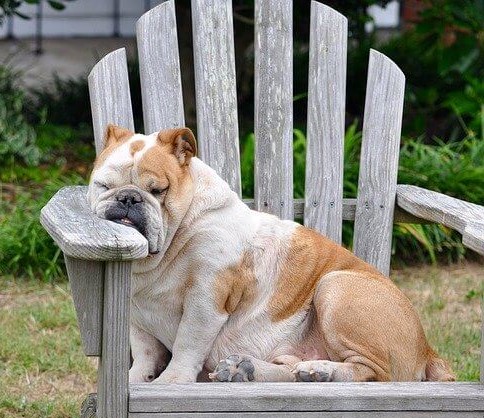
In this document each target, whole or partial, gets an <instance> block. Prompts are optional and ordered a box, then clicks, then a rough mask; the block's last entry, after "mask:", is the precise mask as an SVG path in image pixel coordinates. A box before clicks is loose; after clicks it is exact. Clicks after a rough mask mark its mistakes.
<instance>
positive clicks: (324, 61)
mask: <svg viewBox="0 0 484 418" xmlns="http://www.w3.org/2000/svg"><path fill="white" fill-rule="evenodd" d="M192 13H193V38H194V45H193V50H194V54H195V76H196V99H197V103H196V105H197V132H198V143H199V151H200V156H201V158H202V159H204V160H205V161H206V162H207V163H208V164H210V165H211V166H212V167H213V168H214V169H215V170H216V171H217V172H218V173H219V174H220V175H221V176H222V177H223V178H225V179H226V180H227V181H228V183H229V184H230V185H231V187H232V188H233V189H234V190H235V191H237V192H238V193H239V194H240V191H241V184H240V166H239V142H238V125H237V102H236V86H235V68H234V67H235V65H234V39H233V30H232V9H231V2H230V1H228V0H218V1H215V2H213V1H209V0H193V1H192ZM137 35H138V50H139V61H140V72H141V85H142V93H143V111H144V121H145V131H146V132H148V133H149V132H154V131H156V130H159V129H161V128H169V127H175V126H183V125H184V116H183V103H182V90H181V82H180V64H179V59H178V46H177V30H176V23H175V7H174V1H173V0H170V1H167V2H165V3H162V4H161V5H160V6H158V7H156V8H154V9H153V10H151V11H150V12H148V13H146V14H145V15H144V16H142V17H141V18H140V20H139V21H138V25H137ZM346 38H347V23H346V19H345V18H344V17H343V16H342V15H340V14H339V13H337V12H335V11H334V10H332V9H330V8H328V7H326V6H324V5H322V4H320V3H318V2H316V1H313V2H312V6H311V36H310V64H309V89H308V91H309V93H308V122H307V123H308V126H307V129H308V135H307V141H308V143H307V169H306V197H305V199H304V200H301V201H298V200H296V201H294V199H293V187H292V175H293V173H292V106H293V105H292V1H291V0H264V1H262V0H258V1H256V2H255V43H254V45H255V136H256V160H255V161H256V164H255V198H254V199H253V200H248V201H247V204H248V205H249V206H251V207H254V208H256V209H258V210H262V211H269V212H272V213H275V214H277V215H279V216H281V217H283V218H290V219H292V218H293V217H294V216H296V217H299V218H304V222H305V224H306V225H308V226H310V227H312V228H315V229H317V230H319V231H321V232H322V233H324V234H326V235H327V236H329V237H330V238H332V239H333V240H334V241H337V242H340V241H341V227H342V220H343V219H345V220H354V222H355V233H354V252H355V253H356V254H357V255H358V256H360V257H361V258H363V259H365V260H366V261H368V262H370V263H371V264H373V265H375V266H376V267H377V268H378V269H379V270H381V271H382V272H384V273H388V272H389V264H390V244H391V235H392V225H393V223H394V222H415V221H421V219H425V220H429V221H433V222H440V223H442V224H444V225H447V226H449V227H451V228H454V229H456V230H458V231H459V232H461V233H462V235H463V242H464V244H465V245H466V246H468V247H470V248H472V249H474V250H476V251H477V252H480V253H481V254H482V253H484V208H482V207H480V206H478V205H474V204H470V203H465V202H462V201H459V200H456V199H453V198H450V197H447V196H444V195H442V194H439V193H434V192H431V191H427V190H424V189H421V188H418V187H414V186H406V185H398V186H397V184H396V179H397V167H398V153H399V143H400V128H401V118H402V106H403V94H404V83H405V80H404V75H403V74H402V72H401V71H400V70H399V68H398V67H397V66H396V65H395V64H394V63H393V62H392V61H390V60H389V59H388V58H387V57H385V56H384V55H382V54H380V53H378V52H376V51H371V52H370V62H369V72H368V84H367V92H366V106H365V115H364V123H363V145H362V151H361V168H360V174H359V176H360V177H359V185H358V186H359V187H358V198H357V199H343V198H342V175H343V172H342V169H343V138H344V114H345V109H344V105H345V80H346V70H345V69H346ZM126 68H127V67H126V57H125V51H124V49H119V50H117V51H114V52H112V53H111V54H109V55H107V56H106V57H104V58H103V59H102V60H101V61H100V62H99V63H98V64H97V65H96V66H95V67H94V69H93V70H92V72H91V74H90V76H89V88H90V94H91V104H92V112H93V122H94V136H95V141H96V150H97V151H98V152H99V151H100V150H101V148H102V136H103V130H104V129H105V127H106V125H107V124H108V123H115V124H118V125H121V126H125V127H128V128H131V129H133V116H132V110H131V102H130V92H129V86H128V77H127V69H126ZM85 194H86V188H85V187H67V188H64V189H62V190H60V191H59V192H58V193H57V194H56V195H55V196H54V197H53V198H52V200H51V201H50V202H49V203H48V205H47V206H46V207H45V208H44V209H43V210H42V215H41V221H42V224H43V225H44V227H45V228H46V229H47V230H48V232H49V233H50V235H51V236H52V237H53V238H54V240H55V241H56V242H57V244H58V245H59V246H60V248H61V249H62V251H63V252H64V255H65V260H66V265H67V271H68V274H69V280H70V283H71V287H72V293H73V297H74V303H75V307H76V310H77V316H78V320H79V326H80V330H81V336H82V342H83V347H84V351H85V353H86V355H88V356H98V357H99V360H100V361H99V381H98V393H97V416H99V417H113V418H122V417H128V416H129V417H132V418H134V417H136V418H147V417H162V416H163V417H166V416H173V417H175V416H177V417H178V416H184V415H188V414H190V415H191V416H205V415H206V413H208V414H209V416H225V415H231V416H246V417H249V416H250V417H253V416H258V415H259V414H264V416H271V417H282V416H284V417H286V416H296V415H297V416H299V415H302V414H304V415H305V416H318V417H319V416H325V417H349V416H352V417H353V416H356V414H357V416H363V417H374V416H378V417H382V416H388V417H390V416H404V417H416V416H429V417H430V416H432V417H434V416H439V417H440V416H442V417H454V416H456V415H457V413H460V414H462V416H466V417H470V416H479V417H482V416H483V414H484V386H483V383H484V370H483V368H484V362H483V360H482V359H481V384H478V383H476V384H471V383H446V384H442V383H387V384H384V383H366V384H357V383H350V384H342V383H233V384H223V383H210V384H208V383H196V384H186V385H174V384H172V385H153V384H137V385H129V384H128V367H129V359H130V354H129V342H128V328H129V294H130V275H131V262H132V260H136V259H140V258H143V257H145V256H146V255H147V252H148V248H147V243H146V240H145V239H144V237H142V236H141V235H140V234H139V233H138V232H136V231H135V230H133V229H131V228H127V227H124V226H122V225H118V224H115V223H112V222H109V221H104V220H101V219H98V218H97V217H95V216H94V215H93V214H92V213H91V212H90V209H89V207H88V205H87V202H86V198H85ZM395 202H396V204H397V205H396V207H395ZM420 218H421V219H420ZM95 410H96V401H95V398H94V397H91V398H89V399H88V402H87V403H86V404H85V408H84V412H83V416H84V417H87V416H94V412H93V411H95ZM356 411H358V412H356Z"/></svg>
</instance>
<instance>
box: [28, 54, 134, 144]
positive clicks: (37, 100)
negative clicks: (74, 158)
mask: <svg viewBox="0 0 484 418" xmlns="http://www.w3.org/2000/svg"><path fill="white" fill-rule="evenodd" d="M128 77H129V85H130V91H131V102H132V104H133V106H132V107H133V117H134V122H135V127H136V129H137V130H138V131H142V129H143V115H142V104H141V85H140V80H139V67H138V61H137V60H136V59H129V60H128ZM32 95H33V108H39V109H42V111H43V112H44V113H43V114H44V117H45V118H46V119H47V120H48V121H49V123H50V124H54V125H65V126H70V127H72V128H76V129H79V128H81V129H82V130H88V131H91V130H92V128H91V125H92V116H91V103H90V99H89V87H88V82H87V75H81V76H79V77H77V78H67V79H65V78H61V77H59V76H57V75H54V77H53V81H52V84H51V85H46V86H42V87H39V88H36V89H34V90H33V91H32ZM66 109H69V111H66ZM34 116H35V113H34ZM34 122H37V123H39V122H40V119H39V117H38V116H36V117H35V119H34ZM91 136H92V134H91Z"/></svg>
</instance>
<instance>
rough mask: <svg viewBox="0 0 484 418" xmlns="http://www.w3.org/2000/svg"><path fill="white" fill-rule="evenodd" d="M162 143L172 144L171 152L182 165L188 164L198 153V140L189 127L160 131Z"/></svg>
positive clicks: (159, 138) (159, 139)
mask: <svg viewBox="0 0 484 418" xmlns="http://www.w3.org/2000/svg"><path fill="white" fill-rule="evenodd" d="M158 141H159V142H160V143H161V144H167V145H170V146H171V152H172V153H173V154H174V155H175V157H176V158H177V159H178V162H179V163H180V165H181V166H185V165H188V164H189V163H190V159H191V158H192V157H194V156H196V155H197V141H196V140H195V136H194V135H193V132H192V131H191V130H190V129H189V128H175V129H166V130H164V131H160V132H159V133H158Z"/></svg>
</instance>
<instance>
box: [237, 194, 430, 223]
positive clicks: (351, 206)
mask: <svg viewBox="0 0 484 418" xmlns="http://www.w3.org/2000/svg"><path fill="white" fill-rule="evenodd" d="M242 200H243V202H244V203H245V204H246V205H247V206H248V207H249V208H251V209H255V203H254V199H242ZM355 212H356V199H351V198H344V199H343V210H342V215H343V220H345V221H354V220H355ZM304 213H305V201H304V199H294V218H295V219H303V218H304ZM393 221H394V222H395V223H417V224H418V223H430V221H428V220H426V219H422V218H418V217H417V216H414V215H412V214H411V213H408V212H406V211H405V210H403V209H402V208H399V207H396V208H395V213H394V217H393Z"/></svg>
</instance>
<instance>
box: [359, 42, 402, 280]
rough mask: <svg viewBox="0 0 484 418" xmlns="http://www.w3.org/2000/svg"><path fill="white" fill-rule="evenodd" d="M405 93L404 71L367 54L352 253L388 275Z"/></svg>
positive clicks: (386, 61)
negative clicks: (366, 77) (367, 63)
mask: <svg viewBox="0 0 484 418" xmlns="http://www.w3.org/2000/svg"><path fill="white" fill-rule="evenodd" d="M404 90H405V76H404V74H403V73H402V71H401V70H400V69H399V68H398V67H397V65H396V64H395V63H394V62H392V61H391V60H390V59H389V58H387V57H386V56H385V55H383V54H381V53H379V52H377V51H375V50H371V51H370V62H369V67H368V81H367V87H366V99H365V114H364V119H363V140H362V148H361V159H360V174H359V181H358V197H357V203H356V214H355V233H354V240H353V250H354V253H355V254H356V255H357V256H358V257H361V258H362V259H363V260H365V261H367V262H368V263H370V264H372V265H373V266H375V267H376V268H377V269H378V270H380V271H381V272H382V273H384V274H388V273H389V271H390V256H391V240H392V227H393V212H394V209H395V196H396V186H397V171H398V154H399V148H400V132H401V126H402V114H403V95H404Z"/></svg>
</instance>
